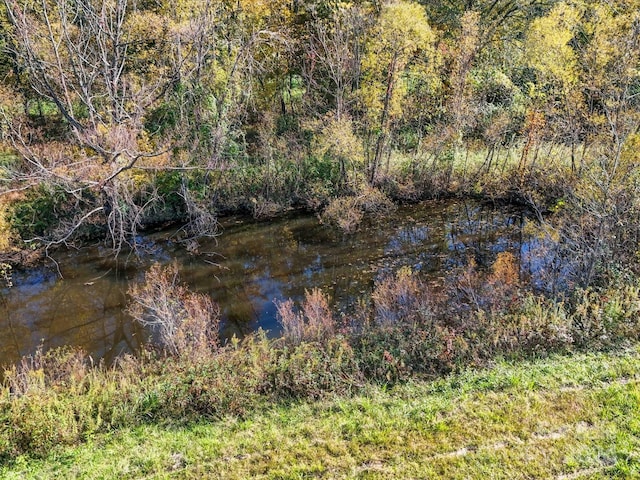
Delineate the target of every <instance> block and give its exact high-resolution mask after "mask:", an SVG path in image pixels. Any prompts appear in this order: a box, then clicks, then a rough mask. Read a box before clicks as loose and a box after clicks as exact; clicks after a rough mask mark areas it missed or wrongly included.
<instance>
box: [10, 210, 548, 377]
mask: <svg viewBox="0 0 640 480" xmlns="http://www.w3.org/2000/svg"><path fill="white" fill-rule="evenodd" d="M532 225H533V226H534V228H530V227H531V226H532ZM531 231H533V232H534V234H531V233H527V232H531ZM174 234H175V231H162V232H156V233H153V234H149V235H146V236H144V237H143V238H141V239H140V244H141V247H142V250H143V252H144V254H143V255H142V258H134V257H133V256H130V257H127V256H126V255H123V254H121V255H120V256H119V257H118V258H117V259H114V258H113V256H112V255H111V254H110V252H109V251H108V250H106V249H103V248H100V247H96V246H94V247H86V248H82V249H80V250H69V251H66V252H63V253H57V255H56V261H57V262H58V265H59V272H58V271H57V269H56V268H51V267H40V268H37V269H33V270H29V271H26V272H21V273H16V274H15V275H14V279H13V280H14V286H13V287H12V288H10V289H4V290H3V291H2V292H1V293H0V364H7V363H11V362H15V361H16V360H17V359H19V358H20V357H21V356H23V355H25V354H30V353H32V352H34V351H35V349H36V348H37V347H38V345H40V344H42V345H43V347H44V348H45V349H48V348H51V347H56V346H61V345H73V346H79V347H82V348H83V349H85V350H86V351H87V352H88V353H90V354H91V355H92V356H93V357H94V358H104V359H105V360H106V361H107V362H110V361H112V360H113V359H114V358H115V357H116V356H118V355H120V354H122V353H124V352H132V351H136V350H137V349H138V348H139V347H140V345H141V344H142V343H144V342H146V341H148V340H149V336H150V333H149V332H147V331H145V330H144V329H142V328H141V327H140V326H138V325H137V324H136V323H135V322H134V321H132V319H131V318H130V317H129V316H128V315H127V314H126V312H125V308H126V305H127V301H128V299H127V294H126V292H127V288H128V286H129V284H130V283H131V282H140V281H142V280H143V278H144V272H145V271H146V269H147V268H148V267H149V266H150V265H151V264H152V263H153V262H161V263H169V262H172V261H175V262H177V264H178V267H179V271H180V275H181V279H182V280H183V281H184V282H185V283H187V284H188V285H189V286H190V288H191V289H193V290H194V291H198V292H204V293H206V294H209V295H211V297H212V298H213V299H214V300H215V301H216V302H217V303H218V304H219V305H220V309H221V312H222V317H223V318H222V336H223V338H226V339H228V338H231V337H232V336H233V335H238V336H242V335H244V334H246V333H248V332H251V331H254V330H256V329H258V328H263V329H265V330H268V331H269V332H270V335H277V334H278V331H279V329H278V322H277V318H276V304H275V301H278V300H284V299H287V298H293V299H295V300H299V299H301V298H303V297H304V292H305V290H309V289H312V288H315V287H318V288H321V289H323V290H324V291H325V292H326V293H328V294H329V296H330V298H331V299H332V301H333V303H334V307H335V309H336V311H338V312H342V313H343V314H346V315H348V313H349V312H350V311H353V309H354V308H357V301H358V298H360V297H366V295H368V294H369V293H370V292H371V291H372V289H373V286H374V283H375V282H376V280H379V279H381V278H382V277H384V276H385V275H387V274H390V273H392V272H394V271H396V270H397V269H399V268H400V267H402V266H410V267H411V268H412V269H413V270H414V271H418V272H420V273H421V274H422V275H424V276H425V278H426V279H427V280H428V281H429V282H431V283H432V284H436V285H437V284H443V283H444V282H445V281H446V277H447V276H448V275H449V272H451V270H452V269H453V268H454V267H456V266H460V265H463V264H464V263H465V262H466V261H467V260H468V258H470V257H473V258H474V260H475V262H476V263H477V264H478V265H490V264H491V263H492V261H493V260H494V259H495V257H496V255H497V254H498V253H499V252H503V251H511V252H513V253H514V254H515V256H516V258H517V259H518V260H519V261H520V266H521V269H523V270H527V271H529V272H531V271H534V272H535V270H536V265H535V262H536V259H535V258H534V255H533V254H532V253H531V252H532V251H533V250H534V247H535V245H536V243H537V242H539V240H538V238H537V236H536V235H535V222H534V221H533V220H530V219H529V218H528V216H527V214H526V212H524V211H522V210H519V209H515V208H511V207H500V208H494V207H490V206H486V205H481V204H479V203H473V202H461V201H439V202H425V203H421V204H417V205H409V206H401V207H399V209H398V210H397V211H396V212H394V213H393V214H391V215H390V216H388V217H385V218H380V219H375V220H370V221H368V223H366V224H364V225H362V226H361V228H360V229H359V231H358V232H356V233H355V234H351V235H344V234H342V233H340V232H338V231H336V230H334V229H332V228H329V227H327V226H325V225H321V224H320V222H319V221H318V219H317V218H316V217H315V216H312V215H303V214H299V213H298V214H292V215H289V216H285V217H282V218H278V219H276V220H273V221H270V222H268V223H258V222H255V221H251V220H250V219H242V218H227V219H225V220H223V222H222V228H221V235H220V236H219V237H218V238H216V239H210V240H207V241H203V242H201V243H200V248H199V249H198V252H197V253H190V252H189V251H187V250H186V249H185V248H184V247H183V246H182V245H181V244H179V243H176V242H174V241H173V237H174ZM60 274H61V275H62V276H60Z"/></svg>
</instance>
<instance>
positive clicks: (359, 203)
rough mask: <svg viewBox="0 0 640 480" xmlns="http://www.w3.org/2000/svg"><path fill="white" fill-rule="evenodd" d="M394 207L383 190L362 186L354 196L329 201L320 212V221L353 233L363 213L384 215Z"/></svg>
mask: <svg viewBox="0 0 640 480" xmlns="http://www.w3.org/2000/svg"><path fill="white" fill-rule="evenodd" d="M395 208H396V207H395V205H394V204H393V202H392V201H391V200H390V199H389V197H387V196H386V195H385V194H384V193H383V192H381V191H380V190H378V189H376V188H372V187H369V186H364V187H361V191H360V193H359V194H358V195H357V196H355V197H340V198H336V199H334V200H333V201H331V203H329V205H328V206H327V208H325V210H324V212H323V213H322V221H323V222H325V223H328V224H330V225H335V226H337V227H339V228H340V229H341V230H342V231H343V232H345V233H353V232H355V231H356V230H357V228H358V226H359V225H360V223H361V222H362V220H363V218H364V216H365V214H367V215H384V214H388V213H391V212H392V211H393V210H394V209H395Z"/></svg>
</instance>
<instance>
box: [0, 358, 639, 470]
mask: <svg viewBox="0 0 640 480" xmlns="http://www.w3.org/2000/svg"><path fill="white" fill-rule="evenodd" d="M639 381H640V348H637V347H636V348H633V349H627V350H625V351H624V352H618V353H616V354H613V353H601V354H589V355H587V354H580V355H575V356H570V357H562V356H557V357H552V358H548V359H542V360H536V361H532V362H522V363H516V364H509V363H499V364H497V365H496V366H495V367H493V368H491V369H487V370H479V371H474V370H468V371H466V372H463V373H461V374H456V375H452V376H450V377H447V378H445V379H442V380H439V381H435V382H415V383H410V384H406V385H402V386H399V387H396V388H393V389H388V390H386V389H384V388H381V387H370V388H368V389H367V390H366V392H367V393H366V394H360V395H358V396H356V397H353V398H333V399H327V400H324V401H319V402H309V403H296V404H292V405H276V406H272V407H270V408H266V409H264V410H261V411H257V412H255V413H253V414H251V415H249V416H248V417H247V418H245V419H242V420H238V419H231V418H230V419H223V420H220V421H217V422H213V423H202V424H197V425H190V426H175V425H157V424H156V425H146V426H142V427H137V428H133V429H125V430H119V431H117V432H115V433H111V434H108V435H97V436H95V437H93V438H92V439H90V441H89V442H88V443H86V444H84V445H81V446H79V447H73V448H64V449H63V448H61V449H60V450H59V451H53V452H51V454H50V455H49V456H48V457H47V458H45V459H41V460H34V459H31V458H29V457H20V458H18V459H16V460H15V462H13V463H12V464H10V465H7V466H5V467H3V469H2V470H0V477H1V478H7V479H24V478H104V479H110V478H118V479H121V478H193V479H197V478H272V479H276V478H278V479H284V478H291V479H293V478H401V479H405V478H482V479H484V478H505V479H515V478H550V479H554V478H555V479H578V478H580V479H582V478H640V385H639Z"/></svg>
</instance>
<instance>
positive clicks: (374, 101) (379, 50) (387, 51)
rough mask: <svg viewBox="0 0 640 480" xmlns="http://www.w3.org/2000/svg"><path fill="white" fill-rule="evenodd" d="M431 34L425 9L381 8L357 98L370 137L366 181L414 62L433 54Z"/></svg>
mask: <svg viewBox="0 0 640 480" xmlns="http://www.w3.org/2000/svg"><path fill="white" fill-rule="evenodd" d="M433 42H434V35H433V32H432V31H431V28H430V27H429V23H428V22H427V17H426V14H425V11H424V9H423V8H422V7H421V6H420V5H418V4H416V3H409V2H404V1H394V2H390V3H388V4H385V5H384V6H383V7H382V11H381V13H380V17H379V19H378V21H377V23H376V24H375V26H374V27H373V29H372V32H371V33H370V35H369V39H368V41H367V44H366V53H365V56H364V58H363V66H362V68H363V78H362V83H361V86H360V99H361V102H362V105H363V108H364V109H365V112H366V113H365V123H366V125H367V129H368V131H369V135H368V136H369V138H370V139H372V140H373V141H372V142H370V144H369V149H368V153H367V155H368V173H369V181H370V182H371V183H373V182H374V181H375V178H376V175H377V173H378V169H379V167H380V164H381V161H382V156H383V154H384V152H385V149H386V147H387V142H388V139H389V134H390V128H391V122H392V120H393V119H394V118H395V117H396V116H397V115H398V114H399V113H400V112H401V111H402V101H403V98H404V96H405V94H406V91H407V86H406V84H405V83H404V82H403V76H404V75H405V73H406V71H407V68H408V67H409V66H410V65H411V64H412V63H413V62H428V61H429V59H430V58H431V57H433V55H434V47H433Z"/></svg>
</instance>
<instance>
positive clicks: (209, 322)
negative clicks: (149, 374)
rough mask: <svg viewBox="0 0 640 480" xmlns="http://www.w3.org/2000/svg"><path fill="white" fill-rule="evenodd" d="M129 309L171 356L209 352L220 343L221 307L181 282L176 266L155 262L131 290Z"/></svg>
mask: <svg viewBox="0 0 640 480" xmlns="http://www.w3.org/2000/svg"><path fill="white" fill-rule="evenodd" d="M128 294H129V296H130V297H131V298H132V300H133V301H132V302H131V304H130V305H129V307H128V312H129V313H130V314H131V316H132V317H133V318H135V319H136V320H137V321H138V322H140V323H141V324H142V325H144V326H149V327H151V328H152V329H153V330H154V331H155V332H156V333H157V334H158V336H159V341H160V344H161V345H162V346H163V347H164V348H165V350H166V352H167V353H169V354H171V355H186V356H194V357H197V356H200V355H204V356H206V355H208V354H210V353H211V352H212V350H214V349H215V348H217V346H218V325H219V320H220V317H219V308H218V306H217V305H215V304H214V303H213V302H212V301H211V299H210V298H209V297H207V296H206V295H203V294H198V293H193V292H190V291H189V290H188V288H187V287H186V286H185V285H182V284H181V283H180V279H179V276H178V267H177V265H176V264H175V263H174V264H171V265H169V266H167V267H164V268H163V267H161V266H160V265H158V264H156V265H153V266H152V267H151V268H150V269H149V271H148V272H147V273H146V274H145V281H144V282H143V283H141V284H139V285H138V284H135V285H133V286H132V287H131V288H130V289H129V291H128Z"/></svg>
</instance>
